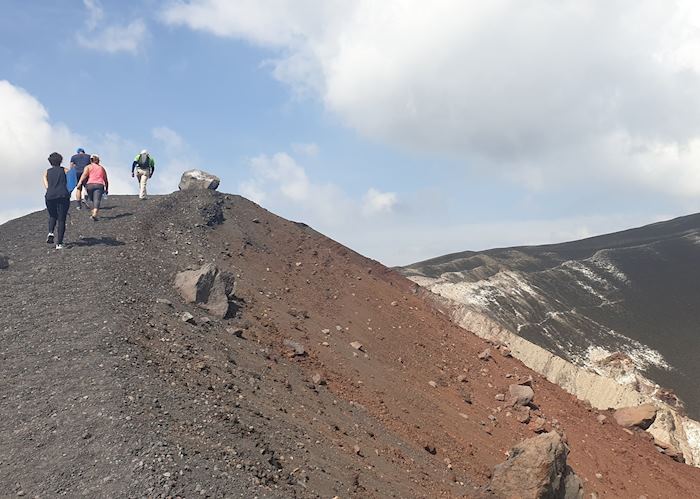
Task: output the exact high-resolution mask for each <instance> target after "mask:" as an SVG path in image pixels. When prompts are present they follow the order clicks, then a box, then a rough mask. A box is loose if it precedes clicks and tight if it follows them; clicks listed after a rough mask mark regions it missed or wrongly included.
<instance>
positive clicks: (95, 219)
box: [90, 215, 99, 222]
mask: <svg viewBox="0 0 700 499" xmlns="http://www.w3.org/2000/svg"><path fill="white" fill-rule="evenodd" d="M90 218H92V221H93V222H97V221H98V220H99V218H97V217H96V216H95V215H90Z"/></svg>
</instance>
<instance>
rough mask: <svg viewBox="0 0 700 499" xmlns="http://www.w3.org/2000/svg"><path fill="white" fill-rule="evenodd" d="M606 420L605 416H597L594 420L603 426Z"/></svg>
mask: <svg viewBox="0 0 700 499" xmlns="http://www.w3.org/2000/svg"><path fill="white" fill-rule="evenodd" d="M606 419H608V417H607V416H606V415H605V414H598V415H597V416H596V420H597V421H598V422H599V423H600V424H604V423H605V420H606Z"/></svg>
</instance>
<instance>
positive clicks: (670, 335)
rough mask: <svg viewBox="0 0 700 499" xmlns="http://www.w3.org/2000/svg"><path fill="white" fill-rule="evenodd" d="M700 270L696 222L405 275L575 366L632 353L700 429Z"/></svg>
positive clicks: (688, 219) (463, 260) (697, 217)
mask: <svg viewBox="0 0 700 499" xmlns="http://www.w3.org/2000/svg"><path fill="white" fill-rule="evenodd" d="M699 262H700V214H693V215H688V216H684V217H679V218H676V219H673V220H669V221H665V222H658V223H654V224H651V225H647V226H644V227H640V228H635V229H630V230H625V231H621V232H616V233H612V234H606V235H602V236H596V237H591V238H587V239H583V240H580V241H573V242H567V243H561V244H549V245H543V246H522V247H513V248H499V249H493V250H487V251H482V252H474V251H465V252H460V253H454V254H450V255H445V256H440V257H437V258H433V259H430V260H426V261H423V262H419V263H415V264H413V265H409V266H407V267H404V268H403V269H402V270H401V271H402V272H403V273H404V275H406V276H408V277H409V278H411V279H412V280H414V281H415V282H417V283H419V284H421V285H423V286H425V287H427V288H429V289H430V290H431V291H433V292H435V293H437V294H439V295H442V296H444V297H446V298H449V299H451V300H453V301H455V302H457V303H460V304H465V305H467V306H469V307H472V308H473V309H474V310H477V311H479V312H482V313H485V314H486V315H488V316H489V317H490V318H492V319H493V320H494V321H496V322H497V323H498V324H500V325H502V326H503V327H504V328H507V329H508V330H510V331H512V332H514V333H516V334H518V335H520V336H521V337H523V338H525V339H527V340H529V341H531V342H533V343H535V344H537V345H539V346H541V347H543V348H545V349H547V350H549V351H550V352H552V353H554V354H556V355H558V356H560V357H563V358H564V359H567V360H569V361H571V362H573V363H575V364H578V365H582V366H589V365H592V364H593V363H594V362H595V361H596V360H599V359H601V358H603V357H605V356H607V355H609V354H611V353H614V352H622V353H624V354H626V355H627V356H629V357H630V358H631V359H632V360H633V361H634V362H635V364H636V366H637V367H638V368H640V369H641V370H643V371H644V374H645V376H647V377H648V378H650V379H652V380H653V381H655V382H656V383H659V384H660V385H661V386H664V387H668V388H670V389H672V390H673V391H675V392H676V393H677V394H678V395H679V396H680V398H681V399H683V400H684V402H685V404H686V408H687V411H688V414H689V415H690V416H691V417H694V418H696V419H698V418H699V417H700V391H699V390H698V389H697V382H698V380H699V379H700V364H699V363H698V362H697V355H698V352H700V307H699V306H698V304H700V265H698V263H699Z"/></svg>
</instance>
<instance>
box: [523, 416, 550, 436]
mask: <svg viewBox="0 0 700 499" xmlns="http://www.w3.org/2000/svg"><path fill="white" fill-rule="evenodd" d="M546 424H547V420H546V419H544V418H543V417H540V416H538V417H536V418H535V419H534V420H532V421H530V422H529V423H528V425H527V426H528V428H530V429H531V430H532V431H533V432H535V433H545V432H546V431H547V428H545V425H546Z"/></svg>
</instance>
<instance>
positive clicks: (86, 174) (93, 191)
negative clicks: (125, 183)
mask: <svg viewBox="0 0 700 499" xmlns="http://www.w3.org/2000/svg"><path fill="white" fill-rule="evenodd" d="M83 185H84V186H85V187H86V188H87V199H88V201H89V202H91V203H92V215H90V218H92V221H93V222H97V221H98V220H99V218H98V217H97V215H98V214H99V212H100V203H102V196H104V195H105V194H107V192H108V191H109V179H108V178H107V170H105V169H104V167H103V166H102V165H101V164H100V157H99V156H98V155H97V154H93V155H92V156H90V164H89V165H88V166H87V168H85V171H83V175H82V176H81V177H80V180H79V181H78V187H81V186H83Z"/></svg>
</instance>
